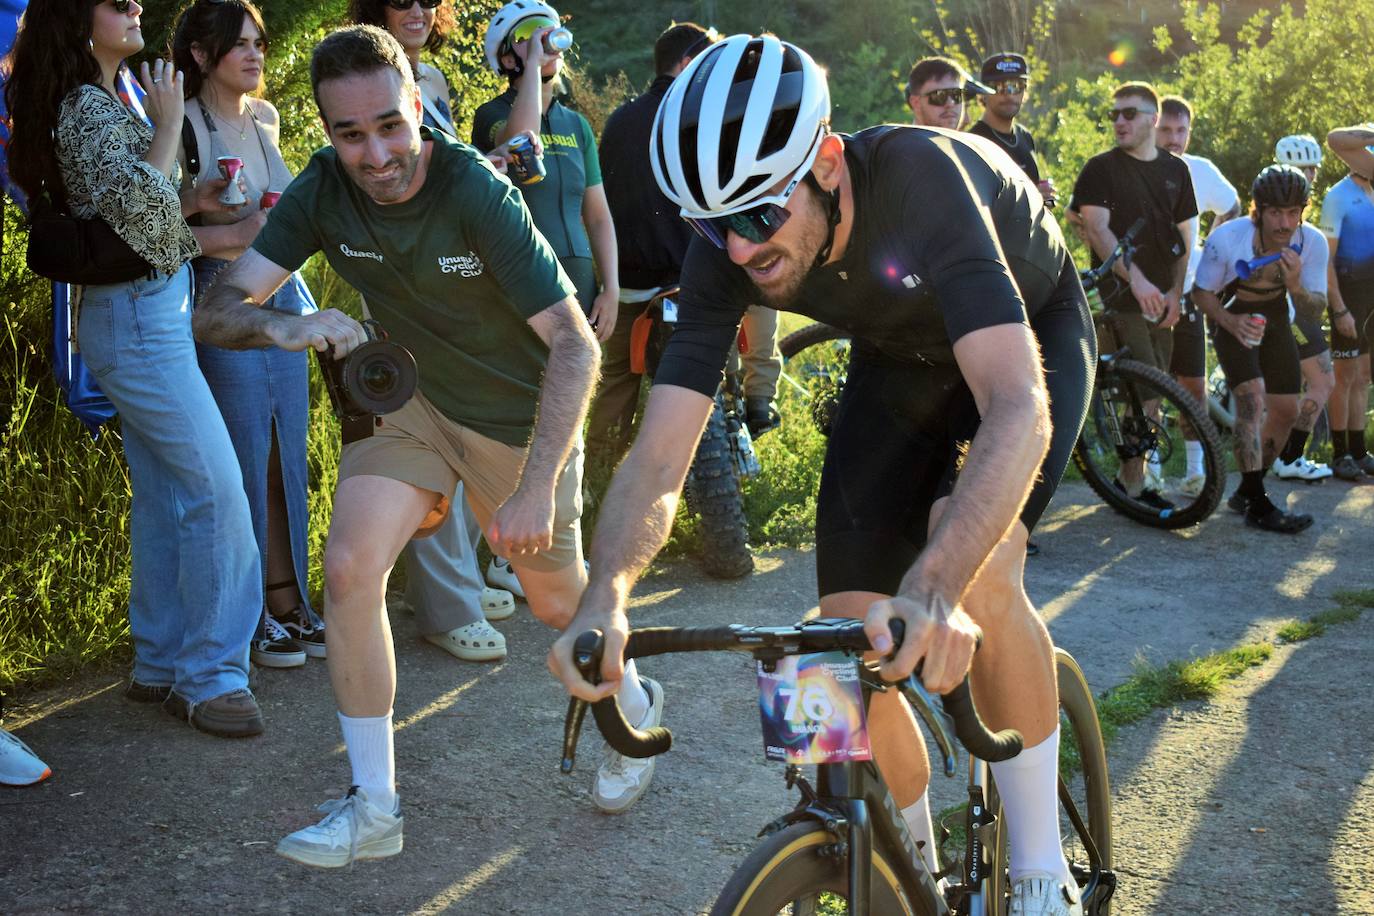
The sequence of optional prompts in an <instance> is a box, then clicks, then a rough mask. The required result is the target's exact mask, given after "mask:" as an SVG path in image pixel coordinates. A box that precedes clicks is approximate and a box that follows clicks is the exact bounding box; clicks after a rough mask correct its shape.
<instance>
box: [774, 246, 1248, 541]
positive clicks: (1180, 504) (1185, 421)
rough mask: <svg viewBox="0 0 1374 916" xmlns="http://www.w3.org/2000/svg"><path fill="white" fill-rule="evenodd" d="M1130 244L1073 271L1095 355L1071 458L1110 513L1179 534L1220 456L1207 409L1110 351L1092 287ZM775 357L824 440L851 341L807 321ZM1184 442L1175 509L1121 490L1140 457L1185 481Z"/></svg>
mask: <svg viewBox="0 0 1374 916" xmlns="http://www.w3.org/2000/svg"><path fill="white" fill-rule="evenodd" d="M1136 231H1139V230H1136ZM1133 237H1134V233H1133V232H1128V233H1126V235H1124V236H1123V237H1122V239H1121V242H1120V243H1119V244H1118V246H1117V250H1116V251H1114V252H1112V255H1111V256H1110V257H1109V258H1108V259H1107V260H1106V261H1105V262H1104V263H1103V264H1102V266H1101V267H1098V268H1096V269H1095V270H1085V271H1082V272H1081V274H1080V277H1081V278H1082V281H1083V286H1084V289H1085V290H1086V291H1087V292H1088V300H1089V305H1090V308H1091V309H1092V312H1093V324H1094V327H1095V329H1096V332H1097V337H1098V343H1099V351H1100V355H1099V357H1098V365H1097V378H1096V382H1095V384H1094V386H1093V393H1092V400H1091V402H1090V406H1089V409H1088V416H1087V419H1086V420H1085V422H1084V424H1083V431H1082V433H1081V435H1080V437H1079V440H1078V444H1077V446H1076V447H1075V448H1074V452H1073V461H1074V465H1075V466H1076V467H1077V468H1078V470H1079V472H1080V473H1081V474H1082V475H1083V479H1084V480H1086V481H1087V482H1088V485H1089V486H1090V487H1092V489H1093V491H1094V492H1095V493H1097V495H1098V496H1100V497H1101V498H1102V500H1103V501H1104V502H1106V503H1107V505H1109V506H1111V507H1112V508H1113V509H1115V510H1116V511H1118V512H1120V513H1121V514H1123V515H1125V516H1127V517H1128V518H1131V519H1133V520H1135V521H1137V522H1141V523H1142V524H1145V525H1150V526H1152V527H1155V528H1165V529H1174V528H1184V527H1187V526H1189V525H1195V524H1197V523H1198V522H1200V521H1202V520H1203V519H1205V518H1207V517H1208V516H1209V515H1211V514H1212V512H1213V511H1215V510H1216V507H1217V505H1218V503H1220V501H1221V495H1222V490H1223V489H1224V487H1225V484H1226V452H1225V450H1224V449H1223V447H1222V444H1221V437H1220V435H1219V433H1218V432H1217V428H1216V426H1215V425H1214V424H1213V423H1212V420H1211V419H1210V418H1209V417H1208V415H1207V411H1206V410H1205V409H1204V408H1202V407H1200V406H1199V405H1198V404H1197V402H1196V401H1194V400H1193V398H1192V396H1191V395H1190V394H1188V392H1187V390H1186V389H1184V388H1183V386H1181V385H1179V384H1178V382H1177V381H1175V380H1174V378H1173V377H1172V376H1170V375H1168V374H1167V373H1165V372H1162V371H1160V370H1158V369H1156V368H1154V367H1153V366H1149V365H1146V364H1145V363H1142V362H1140V361H1138V360H1135V359H1132V358H1131V354H1130V351H1129V350H1128V349H1126V348H1120V349H1118V348H1116V346H1115V344H1114V341H1115V334H1114V333H1113V332H1112V328H1111V319H1112V317H1113V316H1114V315H1115V313H1114V312H1113V311H1112V310H1111V309H1110V308H1108V307H1107V305H1108V304H1109V303H1110V300H1111V299H1113V298H1114V297H1115V296H1116V295H1118V294H1119V292H1120V290H1119V289H1115V288H1108V289H1106V292H1107V295H1106V296H1105V297H1104V296H1102V295H1101V291H1100V290H1099V289H1098V288H1099V287H1100V286H1102V284H1103V280H1104V279H1105V278H1107V277H1108V276H1109V275H1110V273H1111V269H1112V265H1113V264H1115V263H1116V261H1117V259H1118V258H1121V257H1125V258H1126V259H1128V263H1129V257H1130V254H1131V251H1132V250H1133V244H1132V238H1133ZM1104 288H1105V287H1104ZM778 350H779V351H780V352H781V354H782V357H783V379H784V380H785V381H786V382H787V383H788V385H789V388H790V390H791V391H792V392H793V393H794V394H795V395H799V396H800V397H802V398H803V399H804V402H805V404H806V406H807V409H808V411H809V412H810V414H811V418H812V420H813V421H814V422H815V423H816V425H817V427H818V428H819V429H820V430H821V432H823V433H825V434H826V435H829V434H830V427H831V424H832V423H833V422H834V418H835V413H836V411H837V410H838V407H839V401H840V394H841V392H842V391H843V389H844V383H845V372H846V367H847V366H848V362H849V334H848V333H847V332H846V331H843V330H841V329H839V328H836V327H831V326H830V325H827V324H811V325H807V326H805V327H802V328H800V329H798V330H796V331H793V332H792V333H791V334H788V335H787V336H786V337H784V338H783V339H782V340H780V341H779V342H778ZM1185 434H1186V435H1185ZM1185 438H1195V439H1196V441H1198V442H1200V443H1201V444H1202V453H1203V468H1204V481H1203V484H1202V486H1201V487H1200V488H1199V489H1198V492H1197V493H1196V494H1195V495H1189V494H1187V493H1183V492H1170V493H1169V499H1170V501H1172V502H1173V507H1172V508H1160V507H1158V506H1156V505H1153V504H1151V503H1150V502H1144V501H1141V500H1140V499H1138V498H1136V497H1133V496H1131V495H1130V494H1129V493H1128V492H1127V491H1126V489H1125V488H1124V487H1123V486H1122V485H1121V484H1120V483H1119V480H1120V475H1121V471H1122V466H1123V465H1124V464H1126V462H1128V461H1132V460H1148V461H1149V462H1150V463H1151V464H1153V465H1156V466H1158V467H1160V468H1161V469H1162V475H1161V476H1162V477H1163V478H1164V479H1165V480H1168V479H1170V478H1182V477H1184V476H1185V473H1184V472H1185V470H1186V464H1185V461H1186V458H1185V456H1186V449H1185V448H1184V445H1183V443H1184V441H1185Z"/></svg>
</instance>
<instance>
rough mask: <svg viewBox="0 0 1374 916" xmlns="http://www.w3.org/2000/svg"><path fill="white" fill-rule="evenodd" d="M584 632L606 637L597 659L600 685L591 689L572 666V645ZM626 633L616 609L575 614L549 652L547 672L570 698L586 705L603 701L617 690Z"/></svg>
mask: <svg viewBox="0 0 1374 916" xmlns="http://www.w3.org/2000/svg"><path fill="white" fill-rule="evenodd" d="M585 597H586V596H585V595H584V599H585ZM588 630H600V631H601V632H602V633H603V634H604V635H605V637H606V651H605V654H604V655H603V656H602V659H601V683H600V684H597V685H595V686H593V685H592V684H590V683H588V682H587V681H586V679H584V678H583V677H582V672H581V671H578V670H577V665H576V664H574V663H573V644H574V643H576V642H577V637H578V636H580V635H582V634H583V633H585V632H587V631H588ZM629 632H630V621H629V620H628V619H627V618H626V617H625V612H624V611H623V610H621V609H619V608H617V609H615V610H612V611H598V612H593V613H585V612H579V613H578V615H577V616H576V617H574V618H573V622H572V623H571V624H570V625H569V626H568V628H567V629H566V630H564V631H563V633H562V635H561V636H559V637H558V639H557V640H556V641H555V642H554V644H553V648H552V649H550V650H549V658H548V664H549V671H551V672H552V673H553V676H554V677H556V678H558V680H559V681H561V682H562V684H563V687H564V689H566V690H567V691H568V693H570V694H572V695H573V696H575V697H578V698H579V699H583V700H586V701H588V702H590V703H595V702H596V701H597V700H604V699H605V698H606V697H608V696H611V695H612V694H613V693H615V692H616V691H617V690H619V689H620V679H621V678H622V677H624V675H625V660H624V654H625V640H626V638H627V636H628V635H629Z"/></svg>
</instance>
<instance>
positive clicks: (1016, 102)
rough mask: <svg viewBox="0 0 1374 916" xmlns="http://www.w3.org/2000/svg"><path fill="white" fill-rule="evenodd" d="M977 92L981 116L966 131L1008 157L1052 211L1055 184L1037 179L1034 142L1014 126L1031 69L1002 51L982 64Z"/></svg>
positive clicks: (1037, 168) (1016, 57) (1020, 60)
mask: <svg viewBox="0 0 1374 916" xmlns="http://www.w3.org/2000/svg"><path fill="white" fill-rule="evenodd" d="M978 80H979V87H978V89H977V92H978V93H979V94H980V95H981V97H982V99H983V116H982V117H981V118H979V119H978V120H977V121H975V122H974V123H973V126H972V127H970V128H969V131H970V132H972V133H975V134H977V135H978V136H980V137H987V138H988V139H989V140H991V141H993V142H994V143H996V144H998V145H999V146H1001V147H1002V149H1003V150H1005V151H1006V153H1007V155H1009V156H1011V158H1012V161H1013V162H1015V163H1016V164H1017V165H1019V166H1021V168H1023V169H1025V171H1026V174H1027V175H1029V176H1030V180H1031V181H1033V182H1035V186H1036V187H1037V188H1039V189H1040V193H1041V194H1042V195H1043V196H1044V198H1045V203H1047V204H1049V205H1050V206H1051V207H1053V206H1054V205H1055V203H1056V202H1057V199H1058V192H1057V191H1056V190H1055V187H1054V182H1053V181H1052V180H1050V179H1049V178H1041V177H1040V164H1039V163H1038V162H1036V160H1035V138H1034V137H1032V136H1031V133H1030V131H1028V130H1026V129H1025V128H1024V127H1022V126H1021V125H1020V124H1017V123H1016V116H1017V115H1018V114H1020V113H1021V106H1022V105H1024V104H1025V101H1026V91H1027V89H1028V88H1029V86H1030V68H1029V67H1028V66H1027V64H1026V58H1024V57H1023V56H1021V55H1020V54H1013V53H1012V52H1010V51H1003V52H1001V53H1000V54H993V55H992V56H991V57H989V58H987V59H986V60H984V61H983V66H982V68H981V69H980V70H979V74H978Z"/></svg>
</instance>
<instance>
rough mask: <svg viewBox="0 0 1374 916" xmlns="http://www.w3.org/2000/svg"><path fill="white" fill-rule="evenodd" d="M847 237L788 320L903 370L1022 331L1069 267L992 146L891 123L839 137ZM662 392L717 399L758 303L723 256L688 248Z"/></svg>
mask: <svg viewBox="0 0 1374 916" xmlns="http://www.w3.org/2000/svg"><path fill="white" fill-rule="evenodd" d="M844 139H845V159H846V162H847V163H848V166H849V172H850V176H851V179H852V183H853V191H854V219H855V225H854V226H853V228H852V230H851V235H850V237H849V243H848V246H847V248H846V251H845V254H844V257H843V258H842V259H841V260H840V261H839V262H837V263H835V264H830V265H827V266H824V267H820V268H816V269H813V270H812V271H811V272H810V273H809V274H808V276H807V278H806V280H805V281H804V283H803V287H802V290H801V293H800V295H799V297H798V299H797V301H796V302H795V303H794V305H793V308H792V310H794V311H797V312H800V313H802V314H805V315H808V316H810V317H811V318H814V319H816V320H817V321H823V322H826V323H827V324H831V325H834V326H836V327H839V328H842V329H844V330H845V331H847V332H849V333H850V334H851V335H853V336H854V337H855V338H858V339H860V340H863V341H866V342H868V343H869V344H871V345H872V346H873V347H875V348H876V349H877V350H879V351H881V352H882V353H884V354H886V355H888V356H891V357H893V358H896V359H899V360H904V361H919V362H925V363H929V364H931V365H935V366H947V367H953V366H954V365H955V362H954V351H953V345H954V342H955V341H957V340H959V338H961V337H963V336H964V335H965V334H968V333H970V332H971V331H976V330H979V329H982V328H986V327H992V326H994V325H999V324H1016V323H1021V324H1025V323H1028V318H1029V317H1033V316H1034V315H1035V314H1036V313H1037V312H1038V311H1039V310H1040V309H1041V308H1042V307H1043V306H1044V305H1045V304H1046V303H1048V302H1049V301H1050V300H1051V296H1052V294H1053V292H1054V290H1055V288H1056V286H1057V285H1058V284H1059V281H1060V276H1061V273H1062V271H1063V269H1064V265H1065V264H1067V263H1070V259H1069V256H1068V253H1067V249H1066V248H1065V244H1064V237H1063V235H1062V234H1061V233H1060V230H1059V225H1058V224H1057V223H1056V222H1055V220H1054V217H1053V216H1052V215H1051V214H1050V212H1049V211H1048V210H1047V209H1046V208H1045V205H1044V201H1043V198H1042V197H1041V195H1040V192H1039V191H1038V190H1037V189H1036V187H1035V185H1034V184H1032V183H1031V182H1030V180H1029V179H1028V178H1027V177H1026V175H1025V174H1024V173H1023V172H1021V171H1020V170H1017V169H1014V168H1011V167H1010V164H1009V163H1008V162H1007V160H1006V159H1005V158H1004V157H1001V156H997V155H993V154H990V153H989V150H990V149H991V148H992V147H991V146H990V145H989V143H988V141H987V140H985V139H983V138H981V137H973V136H970V135H968V134H953V133H948V132H943V131H936V130H931V129H928V128H924V127H908V126H894V125H885V126H882V127H873V128H869V129H868V130H865V131H862V132H860V133H858V134H854V135H853V136H846V137H845V138H844ZM681 282H682V293H681V296H680V297H679V301H678V323H677V328H676V330H675V331H674V332H673V336H672V338H671V339H670V340H669V343H668V346H667V350H666V352H665V354H664V356H663V359H662V362H661V363H660V365H659V370H658V373H657V375H656V376H655V379H654V381H655V383H656V384H669V385H678V386H681V387H684V388H690V389H693V390H695V391H700V392H701V393H703V394H706V395H711V394H714V392H715V389H716V386H717V385H718V384H719V383H720V378H721V369H722V367H723V366H724V365H725V361H726V357H727V355H728V353H729V350H730V344H731V343H732V342H733V341H734V338H735V330H736V328H737V327H738V325H739V321H740V317H741V316H742V315H743V314H744V310H745V308H746V307H747V306H748V305H749V304H750V303H751V302H756V301H758V295H757V292H756V291H755V290H754V287H753V284H752V283H751V282H750V281H749V280H748V278H747V276H746V275H745V274H744V272H743V270H742V269H741V268H739V267H737V266H736V265H735V264H733V263H731V261H730V259H729V256H728V255H727V254H726V252H724V251H722V250H720V249H717V248H716V247H714V246H713V245H711V244H709V243H708V242H706V241H705V240H704V239H695V240H694V241H693V242H692V245H691V247H690V248H689V249H688V252H687V261H686V263H685V264H684V265H683V271H682V280H681Z"/></svg>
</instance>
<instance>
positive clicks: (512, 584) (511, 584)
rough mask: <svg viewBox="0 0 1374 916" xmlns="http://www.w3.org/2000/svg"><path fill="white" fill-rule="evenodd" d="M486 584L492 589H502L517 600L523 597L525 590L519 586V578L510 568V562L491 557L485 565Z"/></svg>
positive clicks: (501, 558) (502, 558)
mask: <svg viewBox="0 0 1374 916" xmlns="http://www.w3.org/2000/svg"><path fill="white" fill-rule="evenodd" d="M487 584H488V585H490V586H491V587H492V588H504V589H505V590H506V591H508V592H510V593H511V594H512V595H514V596H515V597H517V598H523V597H525V589H524V587H523V586H521V585H520V577H519V576H517V575H516V574H515V570H513V569H511V568H510V560H507V559H506V558H505V557H497V556H493V557H492V558H491V562H490V563H488V564H487Z"/></svg>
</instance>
